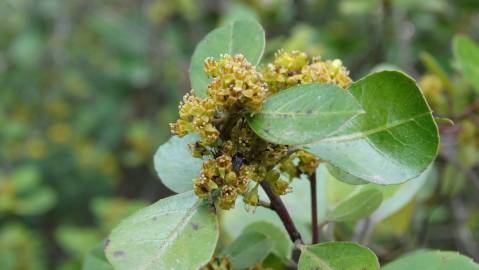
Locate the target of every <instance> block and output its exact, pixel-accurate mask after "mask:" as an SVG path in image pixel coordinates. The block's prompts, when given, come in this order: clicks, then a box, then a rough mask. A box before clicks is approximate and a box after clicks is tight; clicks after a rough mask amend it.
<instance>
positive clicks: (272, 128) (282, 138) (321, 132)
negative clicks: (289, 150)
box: [249, 84, 363, 145]
mask: <svg viewBox="0 0 479 270" xmlns="http://www.w3.org/2000/svg"><path fill="white" fill-rule="evenodd" d="M362 112H363V111H362V109H361V107H360V106H359V104H358V103H357V101H356V100H355V98H354V97H353V96H352V95H351V94H350V93H348V92H347V91H345V90H343V89H341V88H339V87H338V86H335V85H332V84H306V85H298V86H294V87H291V88H289V89H287V90H284V91H281V92H279V93H277V94H275V95H273V96H271V97H269V98H268V99H266V102H265V103H264V104H263V107H262V109H261V111H260V112H259V113H257V114H255V116H254V117H252V118H250V119H249V124H250V126H251V128H252V129H253V130H254V132H255V133H256V134H258V135H259V136H260V137H262V138H263V139H265V140H267V141H270V142H273V143H278V144H291V145H295V144H307V143H311V142H314V141H316V140H319V139H321V138H324V137H327V136H328V135H331V134H332V133H333V132H335V131H338V129H340V128H341V127H342V126H343V125H344V124H345V123H346V122H347V121H348V120H350V119H352V118H353V117H355V116H357V115H358V114H360V113H362Z"/></svg>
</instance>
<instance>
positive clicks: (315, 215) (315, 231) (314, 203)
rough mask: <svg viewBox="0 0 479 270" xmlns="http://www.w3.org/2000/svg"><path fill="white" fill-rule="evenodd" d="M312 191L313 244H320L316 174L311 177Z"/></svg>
mask: <svg viewBox="0 0 479 270" xmlns="http://www.w3.org/2000/svg"><path fill="white" fill-rule="evenodd" d="M309 182H310V187H311V188H310V189H311V223H312V234H313V244H317V243H319V227H318V203H317V195H316V172H314V173H313V174H311V175H310V176H309Z"/></svg>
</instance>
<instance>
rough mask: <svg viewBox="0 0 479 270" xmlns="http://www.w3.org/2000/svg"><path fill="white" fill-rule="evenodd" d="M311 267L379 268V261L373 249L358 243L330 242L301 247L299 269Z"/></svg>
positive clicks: (323, 269)
mask: <svg viewBox="0 0 479 270" xmlns="http://www.w3.org/2000/svg"><path fill="white" fill-rule="evenodd" d="M311 269H321V270H364V269H367V270H379V262H378V259H377V258H376V255H375V254H374V253H373V252H372V251H371V250H369V249H368V248H366V247H363V246H360V245H358V244H356V243H349V242H328V243H322V244H317V245H312V246H303V247H302V248H301V256H300V257H299V262H298V270H311ZM404 269H406V268H404Z"/></svg>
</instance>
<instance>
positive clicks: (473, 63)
mask: <svg viewBox="0 0 479 270" xmlns="http://www.w3.org/2000/svg"><path fill="white" fill-rule="evenodd" d="M453 50H454V57H455V59H456V61H457V62H458V63H459V66H460V68H461V70H462V72H463V73H464V76H465V77H466V79H467V80H468V81H469V82H470V83H471V84H472V86H474V88H475V90H476V91H478V92H479V46H478V45H477V44H476V43H475V42H474V41H473V40H472V39H470V38H469V37H467V36H464V35H457V36H455V37H454V41H453Z"/></svg>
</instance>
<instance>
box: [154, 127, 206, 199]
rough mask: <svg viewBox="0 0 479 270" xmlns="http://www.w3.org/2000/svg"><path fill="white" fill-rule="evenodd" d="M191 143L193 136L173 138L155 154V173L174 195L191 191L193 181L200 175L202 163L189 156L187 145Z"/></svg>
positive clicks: (194, 138)
mask: <svg viewBox="0 0 479 270" xmlns="http://www.w3.org/2000/svg"><path fill="white" fill-rule="evenodd" d="M192 141H196V136H195V135H186V136H184V137H182V138H180V137H178V136H173V137H171V138H170V139H169V140H168V141H167V142H166V143H164V144H162V145H161V146H160V147H159V148H158V150H157V151H156V153H155V157H154V163H155V170H156V173H157V174H158V176H159V177H160V179H161V182H162V183H163V184H164V185H165V186H166V187H167V188H169V189H171V190H172V191H174V192H176V193H181V192H186V191H190V190H193V179H194V178H195V177H197V176H198V175H199V174H200V170H201V164H203V161H202V160H201V159H199V158H194V157H193V156H192V155H191V152H190V150H189V148H188V143H189V142H192Z"/></svg>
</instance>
